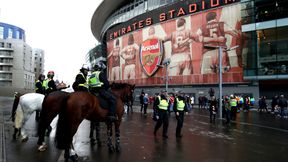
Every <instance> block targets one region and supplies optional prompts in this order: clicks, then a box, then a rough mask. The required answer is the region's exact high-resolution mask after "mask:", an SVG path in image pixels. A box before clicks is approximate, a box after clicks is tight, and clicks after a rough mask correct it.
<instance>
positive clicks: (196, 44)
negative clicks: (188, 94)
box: [107, 4, 244, 85]
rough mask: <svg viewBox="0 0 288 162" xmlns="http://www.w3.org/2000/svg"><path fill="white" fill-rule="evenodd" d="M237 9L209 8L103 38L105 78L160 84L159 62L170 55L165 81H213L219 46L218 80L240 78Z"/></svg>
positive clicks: (216, 76)
mask: <svg viewBox="0 0 288 162" xmlns="http://www.w3.org/2000/svg"><path fill="white" fill-rule="evenodd" d="M240 11H241V5H240V4H235V5H230V6H227V7H222V8H217V9H212V10H208V11H205V12H201V13H197V14H193V15H189V16H182V17H178V18H176V19H173V20H169V21H165V22H161V23H158V24H155V25H151V26H148V27H145V28H143V29H140V30H137V31H134V32H130V33H128V34H126V35H123V36H121V37H118V38H115V39H114V40H110V41H108V43H107V47H108V54H109V55H108V57H107V59H108V72H109V79H110V81H121V80H127V81H129V82H133V83H135V84H138V85H145V84H147V83H148V84H155V85H157V84H161V83H163V80H161V79H162V78H163V77H165V75H166V67H165V66H161V65H163V60H169V65H167V71H168V76H169V78H171V80H170V81H169V84H203V83H211V84H214V83H217V82H218V74H217V73H218V71H219V50H218V47H219V46H221V47H223V48H222V49H223V51H222V72H223V82H237V83H239V82H244V81H243V69H242V49H243V47H242V45H243V44H242V42H243V41H241V37H242V33H241V12H240ZM227 49H232V50H227ZM159 65H160V66H159Z"/></svg>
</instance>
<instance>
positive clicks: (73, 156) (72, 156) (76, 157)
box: [69, 154, 79, 162]
mask: <svg viewBox="0 0 288 162" xmlns="http://www.w3.org/2000/svg"><path fill="white" fill-rule="evenodd" d="M69 159H71V160H72V161H73V162H76V161H78V159H79V157H78V155H77V154H75V155H71V156H70V158H69Z"/></svg>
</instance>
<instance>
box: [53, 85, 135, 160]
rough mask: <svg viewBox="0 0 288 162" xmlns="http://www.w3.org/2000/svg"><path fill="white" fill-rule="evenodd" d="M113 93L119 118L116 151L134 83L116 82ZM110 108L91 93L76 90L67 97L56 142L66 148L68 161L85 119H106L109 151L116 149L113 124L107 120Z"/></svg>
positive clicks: (117, 121)
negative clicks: (126, 106) (76, 136)
mask: <svg viewBox="0 0 288 162" xmlns="http://www.w3.org/2000/svg"><path fill="white" fill-rule="evenodd" d="M111 88H112V89H113V93H114V94H115V95H116V97H117V105H116V115H117V120H116V121H115V122H114V125H115V137H116V144H115V147H116V151H120V124H121V120H122V116H123V114H124V103H125V102H127V101H128V100H130V99H131V98H132V96H133V92H134V88H135V86H134V85H130V84H126V83H116V84H114V87H113V86H112V87H111ZM107 113H108V110H107V109H106V108H105V107H102V106H101V105H100V100H99V99H98V97H95V96H94V95H92V94H91V93H87V92H74V93H71V94H70V95H69V97H68V99H67V102H66V106H65V107H62V108H61V111H60V113H59V119H58V123H57V129H56V137H55V142H56V146H57V148H58V149H64V150H65V154H64V157H65V159H66V160H67V161H68V159H69V158H70V149H71V146H72V139H73V136H74V134H75V133H76V132H77V129H78V127H79V125H80V123H81V122H82V121H83V120H84V119H87V120H90V121H105V122H106V124H107V135H108V143H107V145H108V148H109V151H111V152H113V151H114V146H113V144H112V124H113V123H111V122H107V121H106V116H107Z"/></svg>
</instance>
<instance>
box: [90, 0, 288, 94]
mask: <svg viewBox="0 0 288 162" xmlns="http://www.w3.org/2000/svg"><path fill="white" fill-rule="evenodd" d="M91 30H92V33H93V35H94V36H95V38H96V39H97V41H99V42H100V45H99V46H98V47H96V49H98V50H93V52H90V53H89V56H88V57H89V62H90V63H91V64H93V63H95V62H97V61H99V58H104V59H103V60H105V61H106V64H107V75H108V78H109V81H110V82H128V83H131V84H135V85H136V87H137V90H138V92H139V93H140V91H141V90H142V89H143V90H144V91H145V92H147V93H148V94H150V95H152V94H154V93H155V92H159V91H160V90H161V89H165V88H166V89H167V90H168V92H173V91H182V92H183V93H186V94H187V95H190V96H194V97H195V98H198V97H199V96H208V95H209V90H211V88H212V89H214V90H215V94H216V96H217V95H218V94H219V93H218V92H219V91H220V88H221V87H220V84H219V83H221V86H222V88H223V95H230V94H239V95H249V96H254V97H255V98H258V97H260V96H267V98H272V97H273V96H274V95H276V94H284V95H286V96H287V95H288V92H287V89H288V85H287V83H288V75H287V74H288V70H287V66H288V54H287V53H286V52H287V51H288V1H287V0H117V1H115V0H104V1H103V2H102V3H101V4H100V5H99V6H98V7H97V8H96V10H95V12H94V15H93V17H92V20H91ZM219 87H220V88H219ZM222 88H221V89H222ZM138 92H135V93H138ZM218 97H219V96H218Z"/></svg>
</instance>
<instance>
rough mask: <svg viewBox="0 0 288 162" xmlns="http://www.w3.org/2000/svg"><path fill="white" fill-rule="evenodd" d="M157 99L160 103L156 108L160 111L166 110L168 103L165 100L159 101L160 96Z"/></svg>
mask: <svg viewBox="0 0 288 162" xmlns="http://www.w3.org/2000/svg"><path fill="white" fill-rule="evenodd" d="M158 98H159V101H160V103H159V105H158V108H159V109H161V110H168V105H169V103H168V101H167V100H165V99H161V97H160V96H158Z"/></svg>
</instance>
